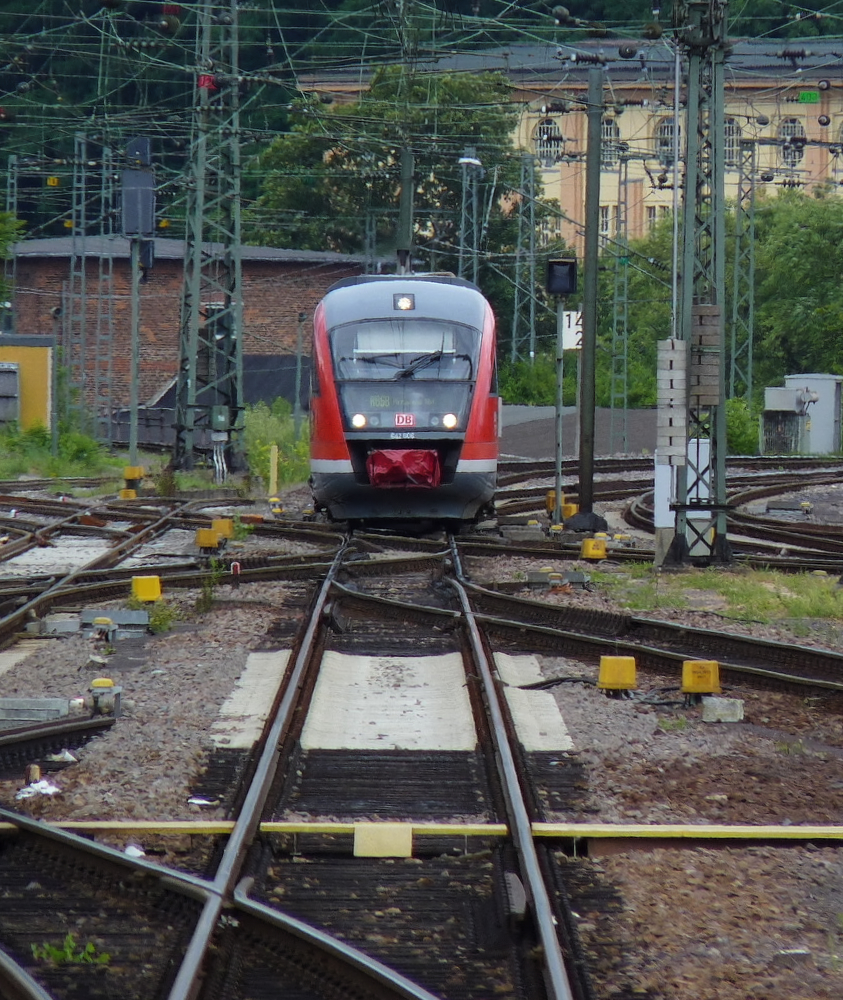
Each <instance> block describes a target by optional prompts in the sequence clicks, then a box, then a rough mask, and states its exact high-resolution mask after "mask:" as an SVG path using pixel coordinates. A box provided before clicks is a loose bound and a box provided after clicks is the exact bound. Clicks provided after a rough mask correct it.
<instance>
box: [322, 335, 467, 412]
mask: <svg viewBox="0 0 843 1000" xmlns="http://www.w3.org/2000/svg"><path fill="white" fill-rule="evenodd" d="M330 339H331V351H332V356H333V361H334V373H335V377H336V380H337V384H338V390H339V395H340V400H341V404H342V409H343V417H344V421H345V426H346V429H347V430H350V431H355V430H356V431H363V430H371V429H372V428H382V429H383V430H384V431H387V430H388V431H391V432H395V431H398V430H401V431H411V430H431V431H433V430H436V431H442V430H446V431H454V432H456V431H459V430H464V428H465V422H466V420H467V414H468V406H469V402H470V398H471V389H472V387H473V384H474V381H475V379H476V377H477V376H476V373H477V365H478V360H479V355H480V331H479V330H475V329H472V328H471V327H468V326H463V325H460V324H457V323H447V322H442V321H438V320H430V319H404V318H401V319H390V320H386V321H385V320H373V321H371V322H367V323H354V324H348V325H346V326H341V327H337V328H335V329H334V330H332V331H331V334H330ZM374 383H377V384H374Z"/></svg>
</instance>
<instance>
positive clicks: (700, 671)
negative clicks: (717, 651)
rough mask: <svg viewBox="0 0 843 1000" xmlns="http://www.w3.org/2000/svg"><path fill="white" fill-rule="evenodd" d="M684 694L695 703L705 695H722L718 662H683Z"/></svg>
mask: <svg viewBox="0 0 843 1000" xmlns="http://www.w3.org/2000/svg"><path fill="white" fill-rule="evenodd" d="M682 694H684V695H685V696H686V697H687V698H689V700H693V701H699V699H700V698H701V697H702V695H704V694H720V664H719V663H718V662H717V660H683V662H682Z"/></svg>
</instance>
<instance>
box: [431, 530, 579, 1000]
mask: <svg viewBox="0 0 843 1000" xmlns="http://www.w3.org/2000/svg"><path fill="white" fill-rule="evenodd" d="M451 559H452V560H453V563H452V565H453V570H454V574H455V577H456V579H454V580H450V579H449V580H448V582H449V583H450V584H451V585H452V586H453V587H454V589H455V590H456V592H457V594H458V596H459V600H460V605H461V607H462V612H463V615H464V617H465V622H466V627H467V629H468V636H469V640H470V643H471V648H472V651H473V653H474V657H475V660H476V663H477V667H478V669H479V670H480V675H481V677H482V680H483V688H484V693H485V697H486V703H487V706H488V711H489V715H490V716H491V721H492V740H493V742H494V744H495V753H496V760H497V764H498V769H499V772H500V776H501V784H502V785H503V790H504V795H505V797H506V799H507V803H508V808H509V813H510V824H509V825H510V828H511V830H512V837H513V841H514V843H515V847H516V850H517V852H518V856H519V859H520V862H521V868H522V871H523V872H524V875H525V878H526V880H527V888H528V894H529V897H530V898H531V901H532V904H533V910H534V913H535V918H536V928H537V930H538V935H539V939H540V941H541V945H542V950H543V961H544V967H545V972H546V979H547V986H548V993H549V995H550V997H551V998H552V1000H573V997H574V995H573V993H572V992H571V984H570V981H569V979H568V973H567V970H566V968H565V960H564V958H563V955H562V946H561V944H560V941H559V935H558V934H557V932H556V920H555V917H554V915H553V907H552V906H551V904H550V897H549V896H548V892H547V887H546V885H545V883H544V879H543V877H542V872H541V868H540V866H539V859H538V854H537V853H536V848H535V844H534V842H533V831H532V824H531V821H530V817H529V814H528V812H527V805H526V802H525V801H524V795H523V792H522V790H521V784H520V782H519V780H518V773H517V769H516V766H515V758H514V756H513V754H512V749H511V747H510V745H509V740H508V739H507V735H506V726H505V723H504V717H503V711H502V709H501V705H500V701H499V699H498V695H497V689H496V687H495V679H494V675H493V673H492V668H491V666H490V664H489V661H488V659H487V657H486V652H485V650H484V649H483V643H482V640H481V638H480V631H479V629H478V627H477V622H476V621H475V616H474V612H473V610H472V608H471V604H470V602H469V600H468V595H467V593H466V591H465V588H464V587H463V582H466V581H465V576H464V574H463V571H462V562H461V559H460V553H459V549H458V548H457V544H456V540H455V539H454V538H453V537H452V538H451Z"/></svg>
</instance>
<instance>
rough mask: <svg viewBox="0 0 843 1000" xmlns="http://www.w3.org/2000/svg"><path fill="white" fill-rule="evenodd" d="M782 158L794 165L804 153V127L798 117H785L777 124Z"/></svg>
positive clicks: (790, 165)
mask: <svg viewBox="0 0 843 1000" xmlns="http://www.w3.org/2000/svg"><path fill="white" fill-rule="evenodd" d="M779 141H780V142H781V147H780V152H781V157H782V160H783V162H784V163H785V164H787V166H789V167H794V166H796V164H797V163H798V162H799V161H800V160H801V159H802V157H803V156H804V155H805V129H804V128H803V126H802V122H800V121H799V119H798V118H785V119H784V121H782V123H781V125H779Z"/></svg>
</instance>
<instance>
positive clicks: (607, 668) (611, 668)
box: [597, 656, 636, 695]
mask: <svg viewBox="0 0 843 1000" xmlns="http://www.w3.org/2000/svg"><path fill="white" fill-rule="evenodd" d="M635 671H636V665H635V657H634V656H601V657H600V672H599V674H598V676H597V686H598V688H600V690H601V691H605V692H606V693H607V694H609V695H619V694H621V693H622V692H624V691H633V690H635Z"/></svg>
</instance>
